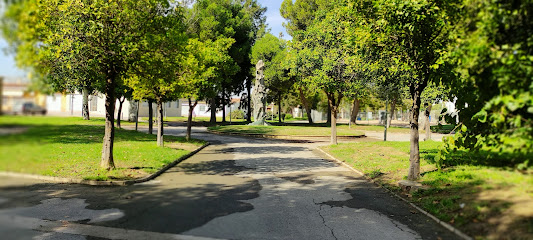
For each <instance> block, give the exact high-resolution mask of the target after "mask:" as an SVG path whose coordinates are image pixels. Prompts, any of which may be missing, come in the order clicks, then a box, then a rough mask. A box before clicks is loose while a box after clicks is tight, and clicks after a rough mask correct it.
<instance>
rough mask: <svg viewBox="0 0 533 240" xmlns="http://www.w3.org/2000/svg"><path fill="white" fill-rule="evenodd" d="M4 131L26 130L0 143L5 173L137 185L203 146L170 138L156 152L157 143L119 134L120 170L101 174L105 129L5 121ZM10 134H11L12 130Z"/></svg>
mask: <svg viewBox="0 0 533 240" xmlns="http://www.w3.org/2000/svg"><path fill="white" fill-rule="evenodd" d="M0 128H2V129H3V130H5V131H8V132H9V129H15V128H18V129H24V131H23V132H21V133H16V134H9V135H3V136H2V138H1V140H0V156H1V157H0V171H10V172H21V173H30V174H39V175H47V176H55V177H71V178H80V179H98V180H106V179H131V178H137V177H140V176H143V175H146V174H149V173H153V172H155V171H157V170H158V169H160V168H161V167H162V166H164V165H166V164H168V163H170V162H172V161H174V160H176V159H178V158H179V157H181V156H183V155H185V154H187V153H189V152H190V151H191V150H192V149H194V148H196V147H198V146H200V145H201V144H202V143H203V142H201V141H196V140H195V141H191V142H187V141H186V140H185V139H184V138H180V137H173V136H165V141H166V144H167V145H168V146H172V147H164V148H160V147H157V146H156V137H155V136H154V135H148V134H144V133H140V132H135V131H129V130H123V129H116V130H115V144H114V160H115V165H116V167H117V169H115V170H112V171H105V170H101V169H100V168H99V163H100V156H101V151H102V140H103V135H104V126H103V121H102V120H101V119H93V120H90V121H85V120H82V119H81V118H72V117H68V118H63V117H13V116H2V117H0ZM6 129H7V130H6Z"/></svg>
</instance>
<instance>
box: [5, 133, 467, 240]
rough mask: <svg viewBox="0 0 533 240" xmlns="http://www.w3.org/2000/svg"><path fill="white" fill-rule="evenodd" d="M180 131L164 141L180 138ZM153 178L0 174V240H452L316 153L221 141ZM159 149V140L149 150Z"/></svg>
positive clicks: (214, 139)
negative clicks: (81, 180) (93, 182)
mask: <svg viewBox="0 0 533 240" xmlns="http://www.w3.org/2000/svg"><path fill="white" fill-rule="evenodd" d="M184 130H185V129H184V127H168V128H166V129H165V133H166V134H170V135H182V134H183V133H184ZM193 137H195V138H201V139H205V140H207V141H210V142H211V143H212V145H210V146H209V147H207V148H205V149H204V150H202V151H201V152H199V153H198V154H196V155H195V156H193V157H192V158H190V159H188V160H186V161H184V162H182V163H180V164H179V165H178V166H176V167H174V168H172V169H170V170H169V171H168V172H166V173H164V174H163V175H161V176H160V177H158V178H156V179H155V180H152V181H149V182H146V183H142V184H137V185H133V186H127V187H94V186H84V185H74V184H55V183H43V182H38V181H36V180H28V179H16V178H11V177H9V178H8V177H0V236H2V239H4V238H5V239H154V240H155V239H202V238H218V239H439V238H440V239H457V238H458V237H457V236H455V235H454V234H453V233H451V232H449V231H448V230H446V229H444V228H442V227H441V226H440V225H438V224H436V223H435V222H434V221H433V220H431V219H429V218H428V217H426V216H424V215H423V214H421V213H419V212H417V211H416V210H415V209H412V208H411V207H409V205H407V204H406V203H404V202H402V201H400V200H398V199H395V198H393V197H392V196H390V195H389V194H388V193H386V192H385V191H384V190H382V189H381V188H379V187H376V186H375V185H373V184H371V183H368V182H367V181H366V180H364V178H362V177H361V176H359V175H357V174H356V173H354V172H352V171H350V170H349V169H347V168H345V167H341V166H339V165H337V164H335V163H333V162H330V161H328V160H324V158H323V157H322V156H320V155H319V154H318V153H317V151H316V150H313V149H314V148H316V146H318V145H319V144H324V143H300V142H288V141H281V140H266V139H253V138H244V137H235V136H231V137H229V136H220V135H213V134H209V133H206V132H205V128H194V131H193ZM154 144H155V143H154Z"/></svg>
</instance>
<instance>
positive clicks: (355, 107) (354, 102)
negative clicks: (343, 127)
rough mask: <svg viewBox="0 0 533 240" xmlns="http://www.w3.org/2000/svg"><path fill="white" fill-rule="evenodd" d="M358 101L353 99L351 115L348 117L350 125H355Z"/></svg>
mask: <svg viewBox="0 0 533 240" xmlns="http://www.w3.org/2000/svg"><path fill="white" fill-rule="evenodd" d="M359 104H360V102H359V99H358V98H355V99H354V100H353V105H352V115H351V116H350V123H351V124H352V125H355V124H357V115H358V114H359Z"/></svg>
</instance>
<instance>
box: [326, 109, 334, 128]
mask: <svg viewBox="0 0 533 240" xmlns="http://www.w3.org/2000/svg"><path fill="white" fill-rule="evenodd" d="M332 112H333V111H331V105H330V104H328V115H327V116H328V117H327V121H326V124H328V125H331V114H332Z"/></svg>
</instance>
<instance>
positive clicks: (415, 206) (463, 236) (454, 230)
mask: <svg viewBox="0 0 533 240" xmlns="http://www.w3.org/2000/svg"><path fill="white" fill-rule="evenodd" d="M315 149H317V150H318V151H320V152H321V153H323V154H324V155H326V156H328V157H329V158H330V159H331V160H334V161H335V162H336V163H337V164H339V165H342V166H344V167H347V168H348V169H350V170H352V171H353V172H355V173H357V174H359V175H361V176H363V177H364V178H365V179H366V180H367V181H369V182H371V183H373V184H375V185H377V186H379V187H380V188H382V189H384V190H385V191H387V192H388V193H390V194H391V195H393V196H394V197H396V198H398V199H400V200H402V201H404V202H406V203H408V204H409V205H411V207H413V208H415V209H416V210H418V211H419V212H421V213H422V214H424V215H426V216H428V217H429V218H431V219H432V220H433V221H435V222H437V223H438V224H440V225H441V226H443V227H444V228H446V229H448V230H449V231H451V232H453V233H455V234H456V235H457V236H459V237H461V238H462V239H465V240H473V238H471V237H470V236H468V235H466V234H465V233H463V232H461V230H459V229H457V228H455V227H454V226H452V225H450V224H448V223H446V222H443V221H441V220H440V219H438V218H437V217H435V216H433V215H432V214H431V213H428V212H426V211H425V210H424V209H422V208H420V207H418V206H417V205H415V204H414V203H412V202H411V201H409V200H407V199H405V198H403V197H401V196H400V195H398V194H396V193H394V192H393V191H391V190H389V189H387V188H385V187H384V186H383V185H382V184H379V183H377V182H376V181H374V180H373V179H371V178H369V177H368V176H367V175H365V174H364V173H362V172H361V171H359V170H357V169H355V168H353V167H352V166H350V165H349V164H347V163H345V162H344V161H341V160H339V159H337V158H336V157H334V156H332V155H331V154H329V153H327V152H326V151H324V150H322V149H321V148H320V147H317V148H315Z"/></svg>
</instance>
